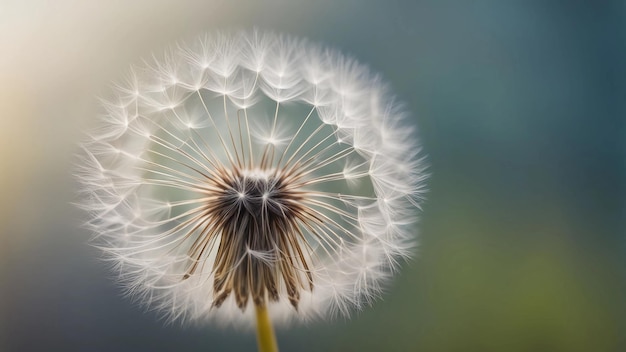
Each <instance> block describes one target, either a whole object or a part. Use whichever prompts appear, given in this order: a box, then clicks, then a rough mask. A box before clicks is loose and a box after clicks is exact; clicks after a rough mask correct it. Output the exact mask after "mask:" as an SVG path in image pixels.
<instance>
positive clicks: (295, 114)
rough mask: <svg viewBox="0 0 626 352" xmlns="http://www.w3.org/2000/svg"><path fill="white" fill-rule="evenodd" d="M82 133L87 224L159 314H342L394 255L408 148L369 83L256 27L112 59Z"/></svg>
mask: <svg viewBox="0 0 626 352" xmlns="http://www.w3.org/2000/svg"><path fill="white" fill-rule="evenodd" d="M103 105H104V109H105V113H104V114H103V115H102V116H101V118H100V119H99V121H98V122H99V123H98V126H97V127H96V128H94V129H93V130H91V131H90V132H88V133H87V135H88V137H87V138H86V140H85V141H84V142H83V143H82V152H81V159H80V163H79V166H78V172H77V174H78V178H79V180H80V183H81V192H82V194H83V197H82V198H81V199H82V200H81V202H80V205H81V207H83V208H84V209H86V210H87V211H88V212H89V214H90V219H89V221H88V222H87V226H88V227H89V228H90V229H91V230H92V231H93V232H94V233H95V235H96V243H97V246H99V247H100V248H101V249H102V250H103V251H104V253H105V255H106V258H107V259H108V260H109V261H110V262H111V263H112V264H113V265H114V267H115V268H116V270H117V272H119V280H120V281H121V283H122V284H123V286H124V288H125V289H126V291H127V293H128V294H130V295H131V296H132V297H134V298H136V299H137V300H138V301H139V302H141V303H142V304H144V305H145V306H147V307H150V308H151V309H156V310H158V311H160V312H162V313H163V315H164V316H165V317H166V318H167V319H169V320H170V321H174V320H177V321H181V322H206V321H212V322H216V323H220V324H236V325H253V324H254V322H255V321H256V324H257V327H258V336H259V345H260V348H261V350H273V349H275V341H274V340H273V333H272V328H271V324H270V322H273V323H275V324H285V323H287V322H290V321H307V320H310V319H314V318H320V317H324V316H329V315H336V314H342V315H346V316H347V315H349V314H350V312H351V311H353V310H355V309H360V308H362V307H364V306H367V305H369V304H371V302H372V301H373V300H374V299H375V298H377V297H378V296H380V294H381V292H382V289H383V287H384V283H385V281H386V280H387V279H388V278H389V277H390V276H391V275H392V273H393V272H394V271H395V270H396V269H397V268H398V266H399V265H400V264H401V263H402V262H403V260H404V259H405V258H407V257H410V256H411V254H412V248H413V246H414V244H415V234H414V232H415V230H414V227H413V223H414V220H415V212H416V208H419V205H420V203H421V201H422V195H423V191H424V180H425V178H426V174H425V172H424V165H423V160H422V158H421V157H420V148H419V146H418V145H417V142H416V139H415V136H414V131H413V129H412V128H411V127H410V126H407V125H406V122H405V117H406V116H405V115H406V112H405V110H404V109H403V107H402V105H401V104H399V103H398V102H396V101H395V100H394V98H393V96H391V95H390V93H389V91H388V89H387V87H386V86H385V84H384V83H383V82H382V81H381V79H380V78H379V77H378V76H376V75H374V74H372V73H370V71H369V70H368V69H367V68H366V67H365V66H363V65H361V64H359V63H358V62H356V61H355V60H353V59H351V58H349V57H346V56H344V55H342V54H340V53H338V52H336V51H334V50H332V49H329V48H326V47H323V46H319V45H316V44H312V43H309V42H307V41H304V40H298V39H294V38H291V37H286V36H279V35H274V34H263V33H260V32H258V31H254V32H243V33H237V34H217V35H213V36H207V37H203V38H200V39H198V40H197V41H195V42H193V43H192V44H191V45H179V46H177V47H175V48H173V49H170V50H169V51H167V52H166V53H165V54H164V55H163V56H162V57H159V58H154V59H153V60H151V61H148V62H145V63H144V64H143V65H140V66H137V67H134V68H132V69H131V70H130V72H129V74H128V75H127V77H126V79H125V80H123V81H122V82H119V83H118V84H116V85H115V89H114V90H113V97H112V98H110V99H108V100H106V101H104V104H103Z"/></svg>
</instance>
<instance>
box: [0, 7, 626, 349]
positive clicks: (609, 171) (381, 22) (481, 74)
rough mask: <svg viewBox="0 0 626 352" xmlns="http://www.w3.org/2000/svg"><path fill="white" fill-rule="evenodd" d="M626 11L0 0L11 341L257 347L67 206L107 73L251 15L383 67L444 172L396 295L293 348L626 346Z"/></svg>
mask: <svg viewBox="0 0 626 352" xmlns="http://www.w3.org/2000/svg"><path fill="white" fill-rule="evenodd" d="M625 20H626V5H625V4H624V2H620V1H615V2H610V1H597V2H590V1H589V2H584V1H408V0H407V1H400V0H396V1H356V0H346V1H318V2H312V1H266V2H257V1H233V2H210V1H179V2H174V1H171V2H167V1H136V2H132V3H131V2H123V1H111V2H99V1H69V0H68V1H58V2H46V1H31V2H28V3H26V4H24V3H22V2H17V1H3V2H0V47H2V55H1V56H2V58H0V82H2V83H0V96H1V98H0V106H1V107H2V111H3V113H2V114H0V147H1V149H2V151H0V157H1V158H0V170H1V171H0V173H1V177H0V181H1V182H0V191H1V192H2V193H1V194H2V195H1V197H2V199H3V201H2V202H1V203H2V204H1V205H0V210H1V211H0V213H1V215H0V351H52V350H58V351H173V350H176V351H240V350H241V351H254V350H255V348H256V347H255V337H254V334H253V333H252V332H249V331H239V330H237V329H219V328H216V327H212V326H201V327H193V326H192V327H188V326H179V325H176V324H173V325H172V324H170V325H168V324H165V323H164V322H163V321H160V320H159V319H158V316H157V315H156V314H155V313H154V312H149V311H148V312H146V311H144V310H142V309H141V308H140V307H138V306H137V305H136V304H133V302H131V301H130V300H129V299H126V298H124V297H122V296H121V294H120V292H121V291H120V290H119V289H118V288H117V287H116V284H115V282H114V278H113V275H112V274H111V273H110V272H109V271H108V270H107V268H106V266H105V265H103V263H101V262H99V260H98V256H99V254H98V252H97V251H96V250H95V249H93V248H91V247H90V246H89V245H88V244H87V239H88V237H89V236H88V234H87V233H85V232H84V230H81V229H80V227H79V223H80V221H81V219H82V218H81V217H82V214H80V212H78V211H76V210H74V208H73V207H72V206H71V204H70V202H71V201H73V200H74V199H75V198H74V189H75V187H76V184H75V183H74V181H73V180H72V178H71V165H72V163H73V162H74V160H73V159H72V156H71V155H72V152H73V151H74V147H73V146H74V143H75V142H76V141H77V140H78V137H79V135H80V132H79V131H80V129H81V128H82V127H84V126H86V125H88V124H89V121H91V120H92V119H93V116H95V115H96V114H97V113H98V106H97V101H96V99H95V97H97V96H99V95H101V94H104V93H106V92H107V91H108V87H107V85H108V82H110V81H111V80H113V79H115V78H119V77H120V76H121V74H122V73H123V72H124V70H125V69H126V68H127V67H128V65H129V64H130V63H136V62H139V61H140V58H142V57H147V56H149V55H150V53H151V52H153V51H154V52H159V51H160V50H162V49H163V48H165V47H166V46H167V45H169V44H171V43H172V42H174V41H176V40H178V39H181V38H183V39H184V38H193V37H194V36H195V35H197V34H198V33H203V32H205V31H212V30H215V29H224V28H226V29H237V28H251V27H252V26H258V27H259V28H261V29H268V30H275V31H278V32H285V33H289V34H293V35H296V36H300V37H307V38H310V39H311V40H313V41H317V42H322V43H325V44H328V45H330V46H333V47H335V48H337V49H339V50H340V51H342V52H344V53H347V54H350V55H353V56H354V57H356V58H357V59H358V60H359V61H361V62H363V63H366V64H368V65H369V66H370V67H371V68H372V70H374V71H376V72H380V73H381V74H382V75H383V77H384V78H385V80H386V81H387V82H389V83H390V85H391V86H392V87H393V90H394V92H395V93H396V95H397V97H398V99H399V100H401V101H403V102H404V103H405V104H406V107H407V109H408V110H409V111H411V112H412V116H413V119H414V123H415V124H416V125H417V126H418V128H419V135H420V138H421V142H422V144H423V148H424V150H425V152H426V153H427V154H428V160H429V163H430V165H431V167H430V172H431V173H432V177H431V179H430V180H429V189H430V191H429V193H428V201H427V203H426V204H425V207H424V211H423V213H422V214H421V222H420V224H419V226H418V228H419V232H420V247H419V250H418V252H419V253H418V255H417V256H416V258H415V259H414V260H412V261H411V262H410V263H407V264H406V265H405V266H404V268H403V270H402V271H401V272H400V273H399V274H398V275H397V276H396V277H395V280H394V281H393V282H392V283H391V285H390V286H389V288H388V292H387V293H386V294H385V296H384V299H383V300H379V301H378V302H376V304H375V305H374V306H373V307H371V308H368V309H365V310H363V311H362V312H355V313H354V315H353V317H351V319H342V318H339V319H335V320H332V321H322V322H312V323H310V324H309V325H308V326H298V327H293V328H290V329H284V330H280V331H279V332H278V339H279V343H280V346H281V350H283V351H607V352H608V351H615V352H618V351H625V350H626V303H625V300H624V298H625V288H626V228H625V215H626V207H625V204H624V200H625V195H626V194H625V189H624V185H625V183H624V181H625V179H624V177H625V165H626V164H625V160H626V155H625V152H626V148H625V141H626V131H625V129H624V127H625V126H624V123H625V120H626V109H625V107H626V104H625V102H626V99H625V98H624V97H625V93H626V89H625V88H626V87H625V82H626V81H625V78H626V77H625V70H624V62H625V56H626V55H625V52H626V47H625V45H626V31H625ZM418 228H416V231H417V230H418Z"/></svg>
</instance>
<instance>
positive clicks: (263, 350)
mask: <svg viewBox="0 0 626 352" xmlns="http://www.w3.org/2000/svg"><path fill="white" fill-rule="evenodd" d="M255 309H256V338H257V344H258V346H259V352H278V344H276V335H274V328H272V322H271V321H270V316H269V314H268V313H267V306H265V305H255Z"/></svg>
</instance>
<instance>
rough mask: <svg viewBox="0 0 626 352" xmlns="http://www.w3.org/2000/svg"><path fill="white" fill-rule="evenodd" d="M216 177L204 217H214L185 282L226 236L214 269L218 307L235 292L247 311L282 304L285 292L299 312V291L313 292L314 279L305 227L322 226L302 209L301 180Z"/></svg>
mask: <svg viewBox="0 0 626 352" xmlns="http://www.w3.org/2000/svg"><path fill="white" fill-rule="evenodd" d="M219 178H220V179H218V180H216V179H215V178H214V177H211V182H210V183H212V184H214V185H215V187H211V191H209V192H210V193H211V196H210V197H209V199H210V200H209V201H208V202H207V204H206V208H205V214H206V215H207V218H208V219H210V220H209V222H208V223H207V224H205V225H204V226H205V227H204V229H202V228H199V229H198V230H199V232H200V236H199V237H198V238H197V239H196V241H195V243H194V245H192V247H191V249H190V250H189V253H188V254H189V257H190V258H191V264H190V265H189V267H188V270H187V273H186V274H185V277H184V279H186V278H188V277H189V276H190V275H192V274H193V272H194V271H195V270H196V268H197V266H198V263H199V262H200V259H201V257H202V256H203V255H204V254H205V251H206V249H207V248H206V247H208V246H209V243H210V242H212V241H211V238H213V237H215V236H221V237H220V241H219V246H218V249H217V254H216V258H215V264H214V268H213V275H214V279H213V280H214V281H213V290H214V301H213V306H214V307H220V306H221V305H222V303H223V302H224V301H225V300H226V298H228V297H229V296H230V295H231V294H233V295H234V298H235V302H236V304H237V306H238V307H239V308H240V309H242V310H244V309H245V308H246V306H247V303H248V300H249V298H250V297H252V300H253V302H254V304H255V305H257V306H264V305H266V304H267V302H268V301H279V300H280V296H281V292H286V294H287V297H288V299H289V301H290V302H291V305H292V306H293V307H294V308H295V309H297V308H298V303H299V300H300V290H302V289H306V290H312V289H313V279H312V275H311V271H310V269H309V263H308V262H307V261H308V260H310V258H308V257H307V256H306V255H305V251H308V248H307V247H306V246H307V244H306V243H307V242H306V240H305V238H304V234H303V231H302V230H303V227H304V228H307V227H308V226H310V225H308V224H309V223H310V222H311V221H313V222H318V221H319V219H316V218H315V217H314V214H313V212H312V211H311V209H310V208H308V207H306V206H305V205H303V204H304V203H305V202H303V197H305V196H306V192H302V191H299V190H298V187H297V186H296V187H294V184H298V182H294V181H295V180H297V179H298V177H293V175H292V176H287V175H280V174H277V173H276V172H272V171H269V170H255V171H249V170H239V169H235V170H234V172H225V171H223V172H220V173H219Z"/></svg>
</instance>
